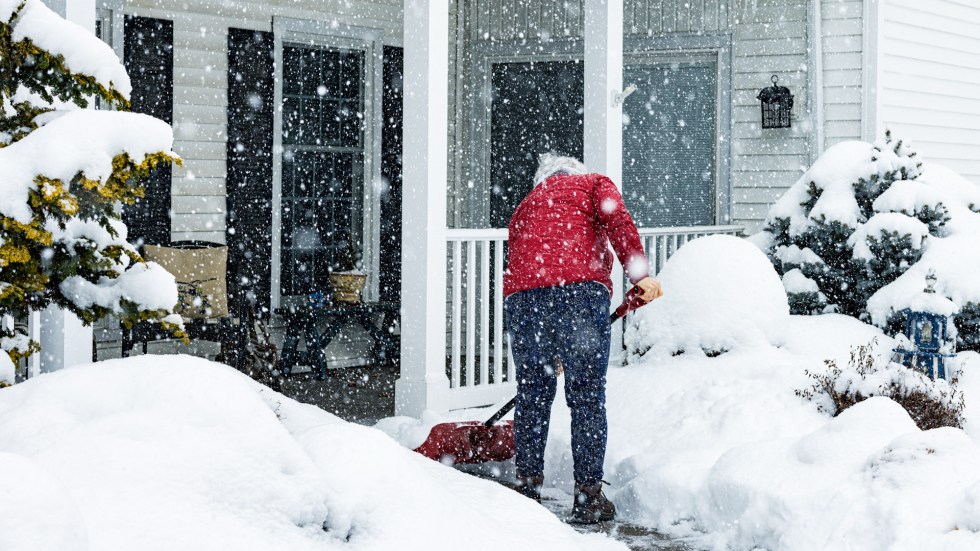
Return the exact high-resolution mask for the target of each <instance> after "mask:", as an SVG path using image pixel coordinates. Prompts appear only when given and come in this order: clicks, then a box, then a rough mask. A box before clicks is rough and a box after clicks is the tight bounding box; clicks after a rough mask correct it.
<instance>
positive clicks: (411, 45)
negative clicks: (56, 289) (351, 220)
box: [395, 0, 449, 417]
mask: <svg viewBox="0 0 980 551" xmlns="http://www.w3.org/2000/svg"><path fill="white" fill-rule="evenodd" d="M403 8H404V9H403V12H404V16H403V17H404V25H405V27H404V43H405V77H404V93H405V122H404V134H403V136H404V146H403V150H402V158H403V159H405V162H404V169H403V180H402V181H403V195H402V236H403V238H402V239H403V240H402V293H401V300H402V312H401V314H402V324H401V377H400V378H399V379H398V381H397V382H396V383H395V413H396V414H397V415H410V416H413V417H418V416H420V415H421V413H422V411H423V410H426V409H429V410H433V411H438V412H444V411H446V409H447V408H448V401H447V399H448V395H449V380H448V379H447V378H446V182H447V176H448V173H447V163H448V154H447V151H448V149H447V148H448V139H447V135H448V131H449V126H448V125H449V120H448V116H449V98H448V90H449V81H448V78H449V77H448V71H449V9H448V8H447V6H446V2H445V1H440V0H405V1H404V3H403Z"/></svg>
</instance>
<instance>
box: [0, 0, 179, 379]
mask: <svg viewBox="0 0 980 551" xmlns="http://www.w3.org/2000/svg"><path fill="white" fill-rule="evenodd" d="M129 93H130V82H129V77H128V75H127V74H126V71H125V68H124V67H123V66H122V64H121V63H120V61H119V59H118V58H117V57H116V56H115V54H114V53H113V51H112V50H111V49H110V48H109V47H108V45H106V44H104V43H102V42H101V41H100V40H98V39H97V38H96V37H95V36H94V35H92V34H91V33H90V32H88V31H86V30H85V29H83V28H81V27H79V26H78V25H75V24H74V23H70V22H68V21H65V20H64V19H62V18H61V17H60V16H58V15H57V14H55V13H54V12H53V11H51V10H50V9H48V8H47V7H46V6H45V5H44V4H43V3H42V2H41V1H40V0H6V1H0V316H2V323H0V348H2V349H3V351H4V352H5V353H4V354H0V374H2V373H3V371H4V367H5V366H6V367H7V368H8V372H9V368H10V367H11V365H10V363H9V362H10V360H12V361H14V362H16V361H17V360H19V359H20V358H23V357H25V356H26V355H29V354H31V353H33V352H35V351H36V350H37V348H38V345H37V343H33V342H30V341H29V339H28V338H27V336H26V335H25V334H23V332H22V331H18V330H16V329H14V324H13V320H14V319H22V318H23V317H24V316H26V315H27V313H28V312H29V311H31V310H39V309H42V308H45V307H47V306H49V305H52V304H53V305H57V306H59V307H62V308H66V309H68V310H69V311H71V312H73V313H74V314H76V315H77V316H79V317H80V318H81V319H82V320H84V321H85V322H87V323H92V322H94V321H96V320H98V319H100V318H102V317H104V316H106V315H108V314H110V313H111V314H113V315H114V316H116V317H118V318H119V319H120V320H121V321H122V323H123V324H125V325H127V326H128V325H130V324H132V323H134V322H136V321H139V320H159V321H160V322H161V323H162V324H163V325H164V326H165V327H166V328H168V329H169V330H171V331H174V332H176V333H179V332H180V318H179V317H177V316H174V315H173V313H172V308H173V306H174V304H175V303H176V302H177V287H176V284H175V283H174V279H173V277H172V276H171V275H170V274H169V273H167V272H166V271H165V270H163V269H162V268H161V267H160V266H158V265H156V264H153V263H144V262H143V261H142V259H141V258H140V256H139V254H138V253H137V251H136V249H135V248H134V247H133V246H132V245H130V244H129V243H128V242H127V241H126V227H125V225H124V224H123V223H122V222H121V220H120V216H119V207H118V205H119V204H123V205H125V204H132V203H133V202H134V201H135V200H136V199H137V198H139V197H141V196H142V194H143V190H142V188H141V187H140V186H139V184H138V181H139V179H140V178H142V177H144V176H146V175H147V174H148V173H149V172H150V171H151V170H152V169H153V168H154V167H156V166H157V165H159V164H162V163H170V162H179V157H177V155H176V154H174V153H173V152H172V151H171V148H172V144H173V133H172V130H171V128H170V126H169V125H167V124H166V123H164V122H162V121H159V120H157V119H154V118H152V117H148V116H145V115H139V114H135V113H129V112H126V111H127V110H128V109H129V101H128V99H127V98H128V95H129ZM96 98H99V99H100V100H101V101H102V102H103V104H104V105H106V106H109V107H111V108H112V109H114V110H94V109H87V107H90V106H91V105H92V102H93V101H94V100H95V99H96ZM0 379H2V377H0Z"/></svg>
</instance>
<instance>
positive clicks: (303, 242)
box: [280, 44, 365, 295]
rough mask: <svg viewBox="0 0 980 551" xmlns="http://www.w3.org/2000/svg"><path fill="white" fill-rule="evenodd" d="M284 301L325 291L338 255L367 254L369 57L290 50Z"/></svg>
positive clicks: (286, 63) (286, 50)
mask: <svg viewBox="0 0 980 551" xmlns="http://www.w3.org/2000/svg"><path fill="white" fill-rule="evenodd" d="M282 51H283V57H282V59H283V69H282V75H283V76H282V78H283V82H282V148H283V151H282V185H281V201H282V202H281V205H282V212H281V216H282V218H281V232H282V233H281V241H280V243H281V246H280V251H281V253H280V254H281V256H280V284H281V294H282V295H299V294H307V293H310V292H313V291H315V290H320V289H324V288H325V287H326V285H327V275H328V273H329V271H330V269H331V265H332V261H333V259H334V258H335V257H336V252H337V251H338V250H339V249H341V248H342V247H346V246H347V243H348V242H349V241H353V244H354V250H355V251H356V252H359V251H361V243H360V241H361V235H362V225H363V220H362V208H363V205H362V197H363V189H364V147H365V145H364V141H365V140H364V118H365V117H364V85H363V83H364V80H365V74H364V72H365V63H364V61H365V60H364V56H365V52H364V51H363V50H359V49H344V48H337V47H330V46H319V45H297V44H284V45H283V50H282Z"/></svg>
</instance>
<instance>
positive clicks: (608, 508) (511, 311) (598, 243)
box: [504, 153, 662, 523]
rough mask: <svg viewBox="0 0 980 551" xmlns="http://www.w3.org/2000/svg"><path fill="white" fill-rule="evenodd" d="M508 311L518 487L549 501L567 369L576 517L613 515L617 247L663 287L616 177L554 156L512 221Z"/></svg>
mask: <svg viewBox="0 0 980 551" xmlns="http://www.w3.org/2000/svg"><path fill="white" fill-rule="evenodd" d="M508 243H509V246H510V248H509V250H508V254H507V269H506V271H505V272H504V296H505V297H506V298H505V300H504V317H505V320H506V325H507V330H508V333H509V335H510V338H511V353H512V354H513V356H514V364H515V365H516V367H517V381H518V383H517V402H516V411H515V413H514V445H515V448H516V452H517V456H516V465H517V480H518V485H517V487H518V491H520V492H521V493H522V494H524V495H525V496H527V497H529V498H531V499H534V500H537V501H540V499H541V493H540V489H541V486H542V485H543V484H544V448H545V442H547V440H548V423H549V418H550V415H551V404H552V401H553V400H554V398H555V391H556V386H557V375H556V362H558V361H560V362H561V364H562V365H563V366H564V370H565V399H566V401H567V402H568V405H569V407H570V408H571V411H572V419H573V421H572V455H573V457H574V463H575V469H574V478H575V496H574V503H573V508H572V520H573V522H582V523H595V522H598V521H600V520H612V518H613V517H614V516H615V512H616V508H615V507H614V506H613V504H612V502H610V501H609V500H608V499H607V498H606V497H605V495H603V493H602V476H603V467H602V465H603V459H604V457H605V452H606V432H607V427H606V407H605V384H606V369H607V368H608V364H609V343H610V327H609V320H608V315H609V300H610V294H611V292H612V280H611V279H610V274H611V272H612V266H613V258H612V254H610V251H609V245H610V243H611V244H612V248H613V250H615V252H616V255H617V256H618V257H619V260H620V262H621V263H622V265H623V266H624V267H626V271H627V275H628V276H629V279H630V281H631V282H632V283H633V284H634V285H636V286H637V287H639V289H640V290H641V291H642V294H641V297H642V299H643V300H644V301H646V302H649V301H651V300H653V299H655V298H657V297H659V296H660V295H661V294H662V293H661V290H660V284H659V282H657V281H656V280H655V279H652V278H650V277H649V275H648V262H647V260H646V257H645V256H644V254H643V245H642V243H641V242H640V237H639V234H638V233H637V230H636V226H635V225H634V223H633V219H632V217H631V216H630V214H629V212H627V210H626V207H625V205H624V204H623V198H622V196H621V195H620V193H619V190H618V189H616V186H615V185H614V184H613V182H612V181H611V180H610V179H609V178H607V177H605V176H602V175H600V174H589V173H588V171H587V170H586V168H585V166H584V165H583V164H582V163H580V162H579V161H577V160H575V159H572V158H570V157H560V156H557V155H554V154H550V153H547V154H544V155H542V156H541V157H540V159H539V166H538V170H537V174H536V175H535V187H534V189H533V190H531V192H530V193H529V194H528V195H527V197H525V198H524V200H523V201H521V204H520V205H518V207H517V209H516V210H515V211H514V215H513V217H512V218H511V221H510V227H509V237H508Z"/></svg>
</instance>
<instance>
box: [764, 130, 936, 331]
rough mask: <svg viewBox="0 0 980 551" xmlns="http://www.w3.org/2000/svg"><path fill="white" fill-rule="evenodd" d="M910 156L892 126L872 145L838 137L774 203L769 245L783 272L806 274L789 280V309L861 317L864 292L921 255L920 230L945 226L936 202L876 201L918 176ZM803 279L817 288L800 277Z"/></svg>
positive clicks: (924, 232)
mask: <svg viewBox="0 0 980 551" xmlns="http://www.w3.org/2000/svg"><path fill="white" fill-rule="evenodd" d="M861 157H864V158H863V159H861ZM915 157H916V153H915V152H914V151H912V150H911V148H909V147H908V145H907V144H904V143H903V142H902V141H901V140H895V139H893V137H892V135H891V133H890V132H888V133H886V135H885V142H884V143H880V144H876V145H874V146H871V145H870V144H865V143H862V142H845V143H843V144H838V146H835V147H834V148H831V149H830V150H828V151H827V153H826V154H825V155H824V156H822V157H821V158H820V159H818V160H817V162H816V163H815V164H814V166H813V167H811V168H810V170H809V171H807V173H806V174H805V175H804V177H803V178H802V179H801V180H800V181H799V182H797V184H796V185H794V186H793V189H791V190H790V192H788V193H787V194H786V195H785V196H784V197H783V199H781V200H780V201H779V202H778V203H777V205H776V206H775V207H774V208H773V212H772V213H770V217H769V219H768V221H767V225H766V229H765V231H766V232H768V233H770V234H771V235H772V237H773V238H772V246H771V248H770V250H769V251H768V252H769V254H770V256H771V257H772V259H773V262H774V264H775V265H776V268H777V270H778V271H779V272H780V274H783V275H785V274H787V273H788V272H791V271H792V270H796V269H798V270H799V272H801V273H802V275H803V276H805V278H799V277H798V276H797V274H796V273H795V272H794V275H793V277H792V278H791V281H792V282H794V283H795V285H794V286H789V287H788V295H789V299H790V306H791V309H792V311H793V313H796V314H803V313H816V312H820V311H823V310H825V309H826V308H828V307H830V308H831V309H833V310H834V311H836V312H839V313H842V314H847V315H850V316H854V317H858V318H864V317H865V305H866V304H867V300H868V298H869V297H870V296H871V295H873V294H874V293H875V291H877V290H878V289H880V288H881V287H883V286H885V285H887V284H888V283H891V282H892V281H894V280H895V279H896V278H897V277H898V276H900V275H901V274H902V273H903V272H904V271H905V270H906V269H908V267H909V266H911V265H912V264H914V263H915V262H916V261H917V260H918V259H919V257H920V256H921V254H922V247H921V245H922V239H924V238H925V235H927V234H929V233H932V234H934V235H935V234H937V233H938V232H940V231H942V227H943V225H944V224H945V222H946V220H947V219H948V217H947V216H946V209H945V207H944V206H943V205H942V203H941V202H938V203H930V204H925V205H921V207H922V208H913V209H911V211H898V212H893V211H892V209H890V208H885V206H883V205H882V204H878V203H877V201H878V199H879V197H881V196H882V195H884V194H886V193H887V192H888V190H889V189H891V188H892V186H893V185H894V184H895V183H896V182H899V181H908V182H913V181H914V180H915V179H916V178H917V177H918V175H919V169H920V167H921V164H920V163H919V162H918V161H917V159H916V158H915ZM855 161H857V162H855ZM849 169H850V170H849ZM842 171H843V172H844V174H841V172H842ZM842 176H843V177H842ZM920 187H924V186H920ZM806 280H810V281H812V282H813V283H815V284H816V288H815V289H814V288H813V287H812V285H811V286H810V287H807V286H806V285H801V284H800V282H803V283H805V282H806Z"/></svg>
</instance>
